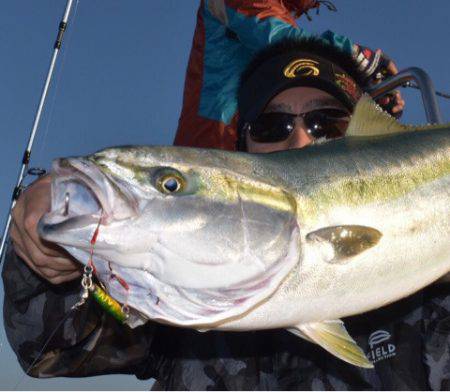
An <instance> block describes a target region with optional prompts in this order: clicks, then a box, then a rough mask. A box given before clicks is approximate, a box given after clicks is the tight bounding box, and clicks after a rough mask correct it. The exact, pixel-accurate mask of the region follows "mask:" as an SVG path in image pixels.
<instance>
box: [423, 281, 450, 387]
mask: <svg viewBox="0 0 450 392" xmlns="http://www.w3.org/2000/svg"><path fill="white" fill-rule="evenodd" d="M425 292H426V300H425V306H424V313H423V326H424V328H423V334H424V362H425V365H426V367H427V369H428V382H429V386H430V388H431V389H433V390H444V391H448V390H449V389H450V283H449V282H444V283H439V284H435V285H432V286H429V287H428V288H427V289H426V291H425Z"/></svg>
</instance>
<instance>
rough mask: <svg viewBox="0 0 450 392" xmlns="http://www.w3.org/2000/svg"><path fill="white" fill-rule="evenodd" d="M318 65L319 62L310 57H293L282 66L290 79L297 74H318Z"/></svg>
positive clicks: (285, 74)
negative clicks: (293, 58)
mask: <svg viewBox="0 0 450 392" xmlns="http://www.w3.org/2000/svg"><path fill="white" fill-rule="evenodd" d="M318 65H319V62H318V61H315V60H312V59H295V60H293V61H291V62H290V63H289V64H288V65H287V66H286V67H285V68H284V70H283V73H284V76H286V77H287V78H290V79H292V78H296V77H297V76H318V75H319V74H320V70H319V68H318Z"/></svg>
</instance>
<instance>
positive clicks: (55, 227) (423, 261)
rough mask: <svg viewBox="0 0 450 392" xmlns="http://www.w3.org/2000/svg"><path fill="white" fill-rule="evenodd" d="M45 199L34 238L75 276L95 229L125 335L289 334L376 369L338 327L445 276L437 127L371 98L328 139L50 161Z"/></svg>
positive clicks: (449, 240) (445, 196) (101, 267)
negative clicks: (139, 330)
mask: <svg viewBox="0 0 450 392" xmlns="http://www.w3.org/2000/svg"><path fill="white" fill-rule="evenodd" d="M52 192H53V194H52V210H51V212H50V213H48V214H47V215H45V216H44V218H43V219H42V220H41V222H40V233H41V235H42V237H43V238H45V239H46V240H49V241H54V242H56V243H58V244H60V245H61V246H63V247H64V248H66V249H67V250H68V251H69V252H70V253H71V254H72V255H73V256H74V257H75V258H77V259H78V260H80V262H82V263H85V264H86V263H87V261H88V260H89V252H90V248H91V244H90V240H91V238H92V236H93V233H94V232H95V230H96V228H97V225H98V222H100V228H99V232H98V237H97V242H96V245H95V250H94V259H93V260H94V265H95V268H96V274H97V276H98V278H99V279H100V280H101V281H102V282H103V284H104V285H105V287H106V289H107V291H108V292H109V293H110V294H111V296H112V297H114V298H115V299H117V300H118V301H120V302H122V303H126V304H127V305H128V306H129V307H130V308H132V309H133V313H134V317H133V318H130V323H131V324H134V325H136V324H137V323H138V321H139V319H141V320H144V319H151V320H155V321H158V322H161V323H168V324H172V325H179V326H184V327H189V328H195V329H198V330H208V329H219V330H255V329H266V328H287V329H289V330H290V331H291V332H293V333H295V334H297V335H298V336H301V337H302V338H305V339H308V340H310V341H312V342H315V343H317V344H319V345H320V346H322V347H323V348H325V349H326V350H328V351H329V352H330V353H332V354H334V355H336V356H337V357H339V358H342V359H343V360H345V361H347V362H349V363H352V364H355V365H358V366H363V367H372V364H371V363H370V362H369V361H368V359H367V358H366V356H365V355H364V353H363V352H362V350H361V349H360V348H359V347H358V346H357V345H356V343H355V342H354V340H353V339H352V338H351V337H350V336H349V334H348V333H347V331H346V329H345V327H344V325H343V323H342V321H340V319H341V318H342V317H346V316H350V315H354V314H358V313H362V312H366V311H369V310H371V309H375V308H378V307H381V306H383V305H386V304H388V303H391V302H393V301H396V300H399V299H400V298H403V297H405V296H408V295H409V294H411V293H414V292H415V291H417V290H420V289H421V288H423V287H424V286H426V285H428V284H430V283H432V282H433V281H435V280H436V279H438V278H439V277H441V276H443V275H445V274H446V273H447V272H448V271H449V270H450V129H449V126H448V125H447V126H427V127H424V128H412V127H406V126H404V125H401V124H399V123H397V122H396V121H395V120H393V119H392V118H391V117H389V116H387V115H386V114H384V113H382V112H381V110H380V109H378V108H377V107H376V106H375V104H373V102H372V101H371V100H369V99H368V98H363V99H362V101H360V103H359V104H358V106H357V108H356V110H355V113H354V115H353V118H352V121H351V124H350V126H349V129H348V133H347V137H345V138H343V139H340V140H336V141H332V142H328V143H324V144H320V145H312V146H309V147H307V148H303V149H301V150H290V151H284V152H277V153H271V154H246V153H232V152H225V151H219V150H201V149H191V148H177V147H117V148H110V149H107V150H104V151H101V152H98V153H96V154H94V155H91V156H88V157H85V158H68V159H59V160H56V161H55V163H54V166H53V185H52ZM124 282H126V285H125V284H124ZM133 320H134V321H133Z"/></svg>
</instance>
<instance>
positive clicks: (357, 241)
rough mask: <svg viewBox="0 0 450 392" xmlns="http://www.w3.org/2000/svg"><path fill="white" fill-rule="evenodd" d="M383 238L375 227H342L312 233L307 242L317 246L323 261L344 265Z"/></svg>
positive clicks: (307, 236)
mask: <svg viewBox="0 0 450 392" xmlns="http://www.w3.org/2000/svg"><path fill="white" fill-rule="evenodd" d="M381 237H382V233H381V232H380V231H378V230H377V229H374V228H373V227H368V226H360V225H341V226H329V227H324V228H322V229H319V230H315V231H312V232H310V233H308V234H307V235H306V240H307V241H308V242H309V243H311V244H312V245H313V246H316V248H317V250H318V252H319V254H320V255H321V257H322V259H323V260H325V261H327V262H329V263H342V262H346V261H348V259H349V258H350V257H352V256H356V255H358V254H360V253H362V252H364V251H366V250H367V249H370V248H372V247H373V246H375V245H376V244H378V242H379V241H380V238H381Z"/></svg>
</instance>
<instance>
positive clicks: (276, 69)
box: [238, 40, 363, 126]
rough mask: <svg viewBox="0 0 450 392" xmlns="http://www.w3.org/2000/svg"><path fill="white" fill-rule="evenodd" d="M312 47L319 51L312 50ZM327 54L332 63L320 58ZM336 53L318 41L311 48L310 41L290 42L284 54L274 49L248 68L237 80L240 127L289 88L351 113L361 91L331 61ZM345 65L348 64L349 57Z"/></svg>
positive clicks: (347, 74)
mask: <svg viewBox="0 0 450 392" xmlns="http://www.w3.org/2000/svg"><path fill="white" fill-rule="evenodd" d="M305 46H306V47H307V49H306V50H305ZM314 46H316V47H319V50H318V51H317V50H315V48H314ZM279 47H281V50H280V49H279ZM269 52H270V47H269ZM317 52H319V53H320V54H321V55H319V54H317ZM327 52H330V53H331V56H330V57H331V58H332V59H329V57H328V56H326V57H325V56H324V55H323V54H324V53H325V54H327ZM336 52H337V49H336V48H334V47H329V46H327V45H325V44H324V43H322V42H320V41H319V43H317V40H316V41H313V44H312V45H311V41H307V42H306V44H305V43H304V42H301V41H297V42H294V43H292V41H290V42H289V45H288V46H287V47H286V48H285V49H284V50H283V46H280V45H278V48H277V49H276V50H275V55H273V56H271V57H268V58H267V59H264V61H261V62H260V63H259V64H258V65H257V66H256V67H254V66H253V67H252V66H251V65H250V69H247V71H246V73H244V75H245V78H243V79H241V86H240V90H239V97H238V108H239V124H240V126H242V125H243V124H245V123H247V122H251V121H254V120H255V119H256V118H257V117H258V116H259V115H260V114H261V113H262V112H263V111H264V108H265V107H266V105H267V104H268V103H269V101H270V100H271V99H272V98H274V97H275V96H276V95H278V94H279V93H281V92H282V91H284V90H287V89H289V88H292V87H315V88H318V89H321V90H323V91H326V92H327V93H329V94H330V95H332V96H334V97H335V98H336V99H337V100H339V101H340V102H342V104H343V105H344V106H345V107H346V108H347V109H348V110H350V111H352V110H353V107H354V106H355V104H356V102H357V101H358V99H359V98H360V97H361V95H362V92H363V91H362V89H361V88H360V87H359V85H358V83H357V81H356V80H355V79H354V78H353V77H352V76H351V75H350V73H349V72H347V71H346V70H345V69H344V68H343V67H341V66H340V65H339V64H338V63H337V61H334V58H335V57H336V56H335V54H336ZM339 56H340V58H344V59H345V56H346V55H345V54H343V53H341V54H339ZM339 56H338V57H339ZM345 62H346V64H349V63H350V62H351V58H350V55H348V59H347V60H346V61H345ZM347 68H348V67H347Z"/></svg>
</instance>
